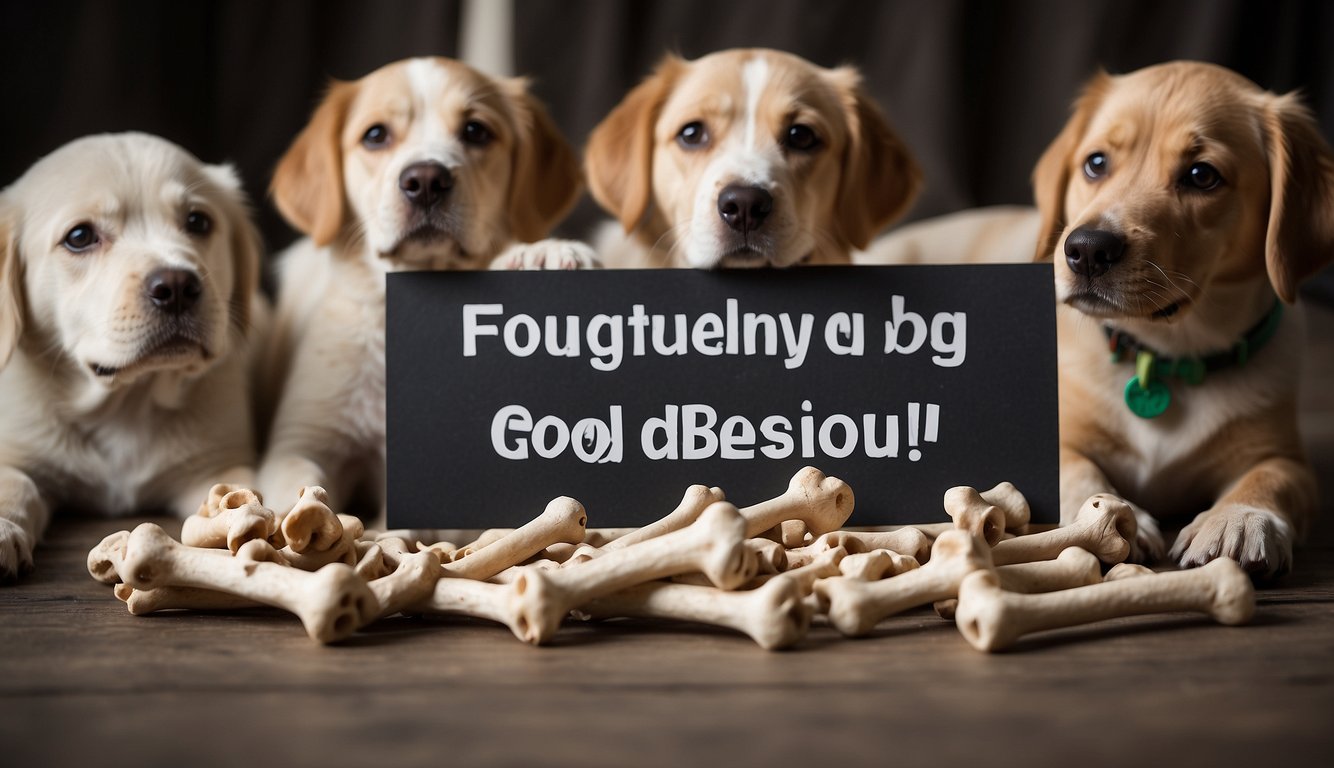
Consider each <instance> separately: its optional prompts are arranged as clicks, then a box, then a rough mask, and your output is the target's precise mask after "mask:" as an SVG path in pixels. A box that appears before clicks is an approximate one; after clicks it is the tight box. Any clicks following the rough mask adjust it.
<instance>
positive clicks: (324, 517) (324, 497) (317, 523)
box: [282, 485, 343, 554]
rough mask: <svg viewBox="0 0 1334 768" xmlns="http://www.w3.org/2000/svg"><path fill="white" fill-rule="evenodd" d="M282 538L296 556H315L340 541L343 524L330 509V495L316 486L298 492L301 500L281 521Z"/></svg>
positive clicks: (341, 539)
mask: <svg viewBox="0 0 1334 768" xmlns="http://www.w3.org/2000/svg"><path fill="white" fill-rule="evenodd" d="M282 531H283V538H284V539H285V540H286V541H287V548H288V549H290V550H291V551H293V552H295V553H297V554H307V553H309V554H314V553H316V552H324V551H327V550H329V549H331V548H333V547H336V546H338V545H339V544H340V543H341V542H342V541H343V523H342V521H341V520H339V519H338V515H335V514H334V512H333V510H332V509H329V494H328V492H326V491H325V490H324V489H323V488H322V487H320V486H318V485H312V486H307V487H305V488H302V489H301V494H300V497H299V498H298V499H297V502H296V504H295V505H293V506H292V509H291V510H290V511H289V512H288V513H287V516H286V517H284V518H283V523H282Z"/></svg>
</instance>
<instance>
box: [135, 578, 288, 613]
mask: <svg viewBox="0 0 1334 768" xmlns="http://www.w3.org/2000/svg"><path fill="white" fill-rule="evenodd" d="M114 591H115V594H116V598H117V599H118V600H120V601H121V602H122V603H125V607H126V608H128V609H129V611H130V613H131V614H133V615H135V616H144V615H147V614H150V613H156V612H157V611H173V610H189V611H240V610H244V609H246V608H261V607H265V608H266V607H268V606H266V605H264V604H263V603H259V602H256V601H254V600H251V599H250V598H247V597H238V596H236V595H232V594H228V593H226V592H219V591H217V590H215V589H199V588H198V587H157V588H156V589H135V588H134V587H131V586H130V585H129V584H117V585H116V588H115V590H114Z"/></svg>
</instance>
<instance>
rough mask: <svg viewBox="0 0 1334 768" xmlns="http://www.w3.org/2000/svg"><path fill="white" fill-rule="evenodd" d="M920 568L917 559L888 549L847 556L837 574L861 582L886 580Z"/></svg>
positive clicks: (840, 564) (839, 565) (839, 566)
mask: <svg viewBox="0 0 1334 768" xmlns="http://www.w3.org/2000/svg"><path fill="white" fill-rule="evenodd" d="M920 567H921V564H920V563H918V562H917V558H915V557H910V556H908V555H901V554H899V553H898V552H894V551H892V550H888V549H873V550H871V551H870V552H858V553H856V554H852V555H848V556H847V557H845V558H843V561H842V562H840V563H839V564H838V569H839V572H840V573H841V574H842V575H844V576H847V577H848V578H850V579H859V580H861V581H878V580H880V579H887V578H889V577H891V576H898V575H900V574H904V573H907V572H908V571H912V570H916V569H917V568H920Z"/></svg>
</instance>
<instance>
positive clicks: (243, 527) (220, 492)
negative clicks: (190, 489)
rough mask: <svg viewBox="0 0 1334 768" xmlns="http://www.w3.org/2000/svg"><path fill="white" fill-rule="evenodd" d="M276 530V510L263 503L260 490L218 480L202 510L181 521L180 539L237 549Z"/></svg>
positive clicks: (185, 541)
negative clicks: (221, 482)
mask: <svg viewBox="0 0 1334 768" xmlns="http://www.w3.org/2000/svg"><path fill="white" fill-rule="evenodd" d="M215 497H216V498H215ZM276 530H277V522H276V520H275V519H274V516H273V510H271V509H269V508H267V507H265V506H264V502H263V500H262V499H261V498H260V496H259V494H258V493H256V492H255V491H252V490H250V489H249V488H232V486H229V485H224V484H218V485H214V486H213V487H212V488H210V489H209V498H208V500H206V501H205V502H204V503H203V504H202V505H201V506H200V507H199V512H197V513H195V514H193V515H191V516H190V517H187V518H185V521H184V522H183V523H181V543H183V544H185V545H186V546H187V547H211V548H219V549H222V548H225V549H229V550H231V551H232V552H235V551H236V550H237V549H238V548H239V547H240V546H241V545H242V544H244V543H246V542H247V541H251V540H252V539H267V538H269V537H270V536H272V535H273V533H274V531H276Z"/></svg>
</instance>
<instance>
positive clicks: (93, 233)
mask: <svg viewBox="0 0 1334 768" xmlns="http://www.w3.org/2000/svg"><path fill="white" fill-rule="evenodd" d="M98 242H99V241H98V237H97V230H96V229H93V225H92V224H89V223H88V222H86V221H84V222H80V223H78V224H75V225H74V226H73V227H72V228H71V229H70V231H68V232H66V233H65V239H64V240H61V241H60V244H61V245H63V246H65V250H67V251H69V252H70V253H83V252H84V251H86V250H88V249H89V248H92V247H93V246H94V245H97V243H98Z"/></svg>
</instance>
